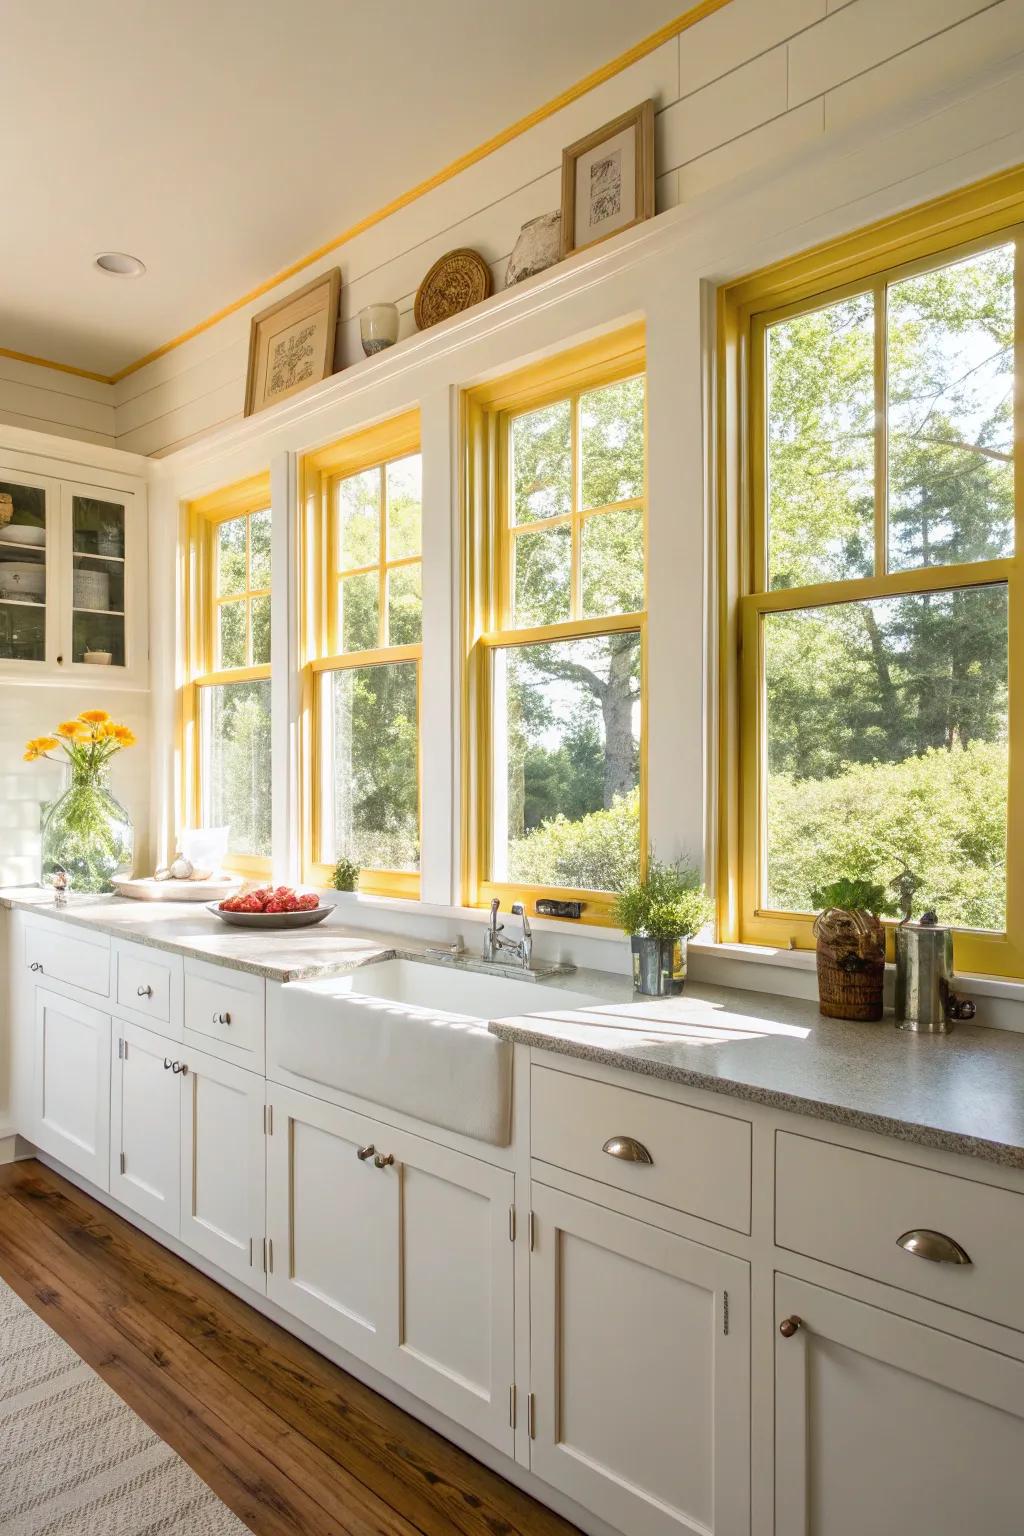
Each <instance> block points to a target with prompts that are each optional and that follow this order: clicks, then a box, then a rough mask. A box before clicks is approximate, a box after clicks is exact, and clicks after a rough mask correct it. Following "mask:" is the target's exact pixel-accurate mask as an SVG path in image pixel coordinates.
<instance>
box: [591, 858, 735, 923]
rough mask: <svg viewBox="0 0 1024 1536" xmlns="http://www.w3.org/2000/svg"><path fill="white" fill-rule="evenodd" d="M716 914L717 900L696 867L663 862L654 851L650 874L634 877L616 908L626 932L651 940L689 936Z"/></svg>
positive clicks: (620, 897)
mask: <svg viewBox="0 0 1024 1536" xmlns="http://www.w3.org/2000/svg"><path fill="white" fill-rule="evenodd" d="M713 914H714V903H713V901H712V899H711V897H710V896H709V895H708V893H707V891H706V890H705V889H704V886H703V884H702V883H701V879H700V876H699V875H698V874H697V872H696V870H694V869H692V868H691V867H690V866H689V865H687V864H684V863H679V864H663V863H660V862H659V861H658V860H657V859H655V858H654V856H653V854H651V855H649V856H648V860H647V874H646V876H645V877H644V878H641V877H640V876H634V877H633V878H632V879H631V880H630V881H629V882H628V883H627V884H626V885H625V886H624V887H623V889H622V890H621V891H620V892H619V894H618V896H617V897H616V899H615V905H614V907H613V908H612V917H613V919H614V921H615V922H616V923H617V924H618V926H619V927H620V928H622V929H623V931H624V932H626V933H629V934H642V935H643V936H644V937H646V938H651V939H682V938H689V937H690V936H691V935H692V934H695V933H699V932H700V930H701V929H702V928H703V927H704V925H705V924H706V923H709V922H710V921H711V918H712V916H713Z"/></svg>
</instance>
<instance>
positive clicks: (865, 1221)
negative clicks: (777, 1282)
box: [775, 1131, 1024, 1328]
mask: <svg viewBox="0 0 1024 1536" xmlns="http://www.w3.org/2000/svg"><path fill="white" fill-rule="evenodd" d="M911 1232H923V1233H926V1234H938V1235H939V1238H940V1239H942V1238H945V1239H952V1241H953V1242H954V1243H956V1244H958V1245H959V1247H960V1248H962V1249H963V1251H964V1253H965V1254H966V1255H967V1258H968V1259H969V1261H970V1262H969V1263H955V1262H952V1261H951V1257H950V1258H946V1259H941V1258H939V1259H930V1258H925V1257H923V1256H922V1255H921V1254H920V1253H913V1252H911V1251H909V1250H908V1249H907V1248H906V1247H901V1246H900V1243H899V1239H900V1238H901V1237H904V1236H905V1235H906V1234H908V1233H911ZM775 1241H776V1243H777V1244H778V1246H779V1247H780V1248H789V1249H791V1250H792V1251H793V1252H795V1253H804V1254H807V1256H808V1257H809V1258H815V1259H822V1260H823V1261H824V1262H825V1263H826V1264H835V1265H837V1266H838V1267H839V1268H840V1269H848V1270H851V1271H852V1272H853V1273H854V1274H858V1275H867V1276H869V1277H870V1278H871V1279H873V1280H881V1281H883V1282H884V1283H886V1284H888V1285H895V1286H898V1287H899V1288H900V1289H901V1290H904V1291H913V1292H915V1293H916V1294H918V1295H920V1296H926V1297H929V1298H930V1299H931V1300H933V1301H940V1302H944V1303H945V1304H946V1305H948V1306H953V1307H959V1308H960V1309H961V1310H962V1311H964V1312H972V1313H974V1314H975V1316H977V1317H987V1318H990V1319H991V1320H992V1321H993V1322H998V1323H1005V1324H1007V1325H1008V1326H1009V1327H1011V1328H1024V1301H1022V1299H1021V1277H1022V1275H1024V1195H1019V1194H1015V1193H1014V1192H1013V1191H1012V1190H1006V1189H994V1188H993V1187H992V1186H991V1185H990V1184H979V1183H975V1182H974V1180H972V1179H962V1178H958V1177H956V1176H955V1175H952V1174H946V1173H934V1172H933V1171H932V1170H931V1169H929V1168H918V1167H916V1166H915V1165H914V1164H912V1163H901V1162H897V1161H896V1159H895V1158H889V1157H879V1156H877V1155H876V1154H875V1153H873V1152H858V1151H855V1150H854V1149H852V1148H850V1147H839V1146H834V1145H832V1144H831V1143H830V1142H823V1141H816V1140H814V1139H812V1138H811V1137H808V1136H797V1135H794V1134H792V1133H791V1132H788V1131H780V1132H779V1133H778V1135H777V1140H776V1155H775ZM918 1246H924V1247H925V1248H926V1249H929V1248H930V1249H934V1250H935V1251H937V1252H939V1253H942V1252H947V1253H949V1254H950V1255H952V1252H953V1250H951V1249H949V1248H948V1247H947V1246H946V1245H945V1244H943V1243H941V1242H936V1239H935V1238H934V1237H931V1236H927V1237H925V1238H924V1239H922V1240H920V1241H919V1243H918Z"/></svg>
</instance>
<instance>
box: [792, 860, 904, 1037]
mask: <svg viewBox="0 0 1024 1536" xmlns="http://www.w3.org/2000/svg"><path fill="white" fill-rule="evenodd" d="M811 900H812V902H813V903H814V906H815V908H816V909H817V912H818V915H817V917H816V918H815V919H814V937H815V939H816V940H817V964H818V1002H819V1006H820V1008H821V1011H822V1013H823V1014H824V1015H825V1017H826V1018H827V1019H862V1020H868V1021H874V1020H877V1019H880V1018H881V1017H882V989H883V985H884V982H885V929H884V928H883V926H882V923H881V921H880V919H881V918H882V916H886V917H894V916H895V915H896V907H895V904H894V903H893V902H892V901H891V900H890V899H889V897H888V896H887V895H886V891H885V886H884V885H878V884H876V883H875V882H874V881H871V880H863V879H852V878H849V877H847V876H843V877H842V878H840V879H838V880H833V881H832V882H831V883H830V884H829V885H826V886H823V887H822V889H821V890H820V891H812V892H811Z"/></svg>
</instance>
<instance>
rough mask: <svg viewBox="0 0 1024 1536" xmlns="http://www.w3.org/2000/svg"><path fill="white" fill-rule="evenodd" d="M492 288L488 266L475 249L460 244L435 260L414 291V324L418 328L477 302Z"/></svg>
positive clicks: (487, 294) (422, 329)
mask: <svg viewBox="0 0 1024 1536" xmlns="http://www.w3.org/2000/svg"><path fill="white" fill-rule="evenodd" d="M490 292H491V269H490V267H489V266H488V265H487V263H486V261H484V259H483V257H482V256H481V255H480V254H479V253H478V252H477V251H471V250H468V249H466V248H465V247H463V248H462V249H460V250H457V251H449V252H448V254H447V255H446V256H442V257H441V259H440V261H435V262H434V265H433V266H432V267H431V269H430V271H429V272H428V273H427V275H426V277H425V278H424V279H423V281H422V283H420V286H419V292H418V293H417V295H416V308H415V315H416V325H417V327H418V328H419V330H421V331H425V330H427V328H428V327H429V326H431V325H437V323H438V321H440V320H447V319H448V318H449V317H450V316H451V315H457V314H459V313H460V311H462V310H464V309H469V307H470V305H472V304H479V303H480V300H481V299H486V298H488V297H489V296H490Z"/></svg>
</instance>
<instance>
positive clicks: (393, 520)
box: [386, 453, 423, 560]
mask: <svg viewBox="0 0 1024 1536" xmlns="http://www.w3.org/2000/svg"><path fill="white" fill-rule="evenodd" d="M386 474H387V486H388V559H389V560H404V559H405V558H406V557H407V556H409V555H418V554H419V552H420V544H421V537H420V524H421V521H422V515H421V514H422V508H421V502H422V480H423V465H422V461H421V459H420V456H419V454H418V453H414V454H411V455H410V457H409V458H407V459H396V460H395V462H394V463H393V464H389V465H388V467H387V471H386Z"/></svg>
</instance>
